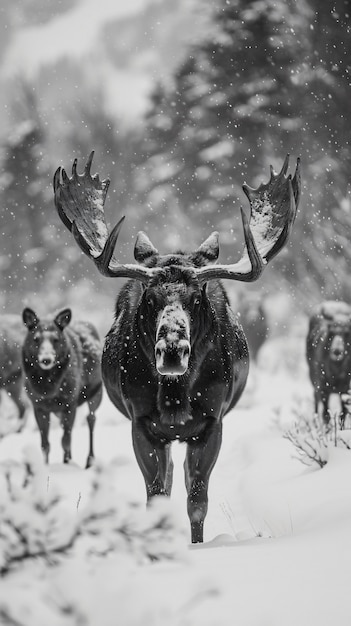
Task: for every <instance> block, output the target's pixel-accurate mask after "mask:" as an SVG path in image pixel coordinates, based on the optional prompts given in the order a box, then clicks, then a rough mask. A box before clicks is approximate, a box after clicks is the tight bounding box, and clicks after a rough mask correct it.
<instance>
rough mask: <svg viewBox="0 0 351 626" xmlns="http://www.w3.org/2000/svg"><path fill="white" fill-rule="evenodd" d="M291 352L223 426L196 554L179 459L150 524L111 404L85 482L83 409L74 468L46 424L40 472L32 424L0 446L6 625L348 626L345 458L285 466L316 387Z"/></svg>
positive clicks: (350, 509)
mask: <svg viewBox="0 0 351 626" xmlns="http://www.w3.org/2000/svg"><path fill="white" fill-rule="evenodd" d="M288 350H289V339H287V340H281V341H279V340H274V341H271V342H267V344H266V345H265V346H264V347H263V348H262V351H261V354H260V359H259V366H258V367H257V368H253V369H252V371H251V375H250V381H249V385H248V388H247V391H246V393H245V394H244V396H243V399H242V401H241V403H240V405H239V407H238V408H237V409H236V410H234V411H233V412H232V413H231V414H229V415H228V416H227V417H226V419H225V426H224V438H223V446H222V450H221V453H220V457H219V460H218V463H217V465H216V467H215V470H214V472H213V475H212V479H211V482H210V492H209V514H208V517H207V520H206V522H205V543H204V544H203V545H196V546H191V545H189V527H188V520H187V516H186V500H185V488H184V486H183V475H182V474H183V472H182V460H183V455H184V450H183V448H182V446H177V447H175V448H174V461H175V485H174V493H173V496H172V500H171V502H170V503H169V502H167V501H166V502H163V501H162V500H161V501H160V502H159V503H158V506H157V505H156V506H155V507H152V509H151V510H150V511H148V512H145V507H144V486H143V481H142V477H141V474H140V471H139V469H138V467H137V465H136V462H135V459H134V455H133V452H132V447H131V437H130V425H129V422H128V421H127V420H125V419H124V418H123V417H121V416H119V415H118V414H117V412H116V411H115V409H114V408H113V407H112V405H111V404H110V403H109V401H108V399H107V398H105V399H104V401H103V404H102V406H101V407H100V410H99V411H98V423H97V427H96V455H97V464H96V467H95V468H94V469H91V470H88V471H85V470H83V469H82V468H83V466H84V461H85V457H86V451H87V446H88V431H87V426H86V424H85V420H84V409H81V411H80V414H79V418H78V421H77V424H76V428H75V430H74V433H73V459H74V462H72V464H71V465H69V466H64V465H62V463H61V456H62V453H61V449H60V435H61V432H60V429H59V428H58V425H57V423H56V422H55V420H53V423H52V430H51V443H52V452H51V463H50V465H49V467H45V466H43V465H42V463H41V457H40V454H39V435H38V432H37V430H36V427H35V425H34V422H33V416H32V415H30V416H29V419H28V423H27V425H26V427H25V429H24V431H23V432H22V433H19V434H8V435H7V436H5V437H3V438H2V440H1V442H0V464H1V465H0V468H1V475H2V481H1V483H0V484H1V502H2V508H1V506H0V517H1V519H2V524H1V532H0V558H1V566H2V567H3V571H4V575H3V579H2V584H1V588H0V623H1V624H16V625H20V626H47V625H48V624H50V626H61V625H62V626H63V625H65V626H67V625H68V626H71V625H72V626H73V625H78V624H84V625H88V626H95V625H96V624H100V625H101V626H115V625H116V624H118V625H119V626H132V625H133V626H139V625H140V626H141V625H144V624H145V623H147V624H149V626H161V625H162V626H163V625H164V624H169V625H174V626H200V625H201V626H215V625H216V626H217V625H221V626H227V625H228V626H232V624H236V625H238V626H262V625H267V626H282V625H283V626H296V624H299V625H300V626H315V625H316V626H317V625H318V626H330V624H332V623H333V624H338V626H349V624H350V618H351V608H350V604H349V600H348V597H349V593H348V591H349V580H350V575H351V565H350V560H349V558H348V555H349V554H350V550H351V535H350V532H349V526H350V521H349V520H350V518H351V498H350V497H349V491H350V488H349V476H350V474H351V452H350V450H348V449H345V448H339V447H337V448H334V447H333V445H332V443H331V444H330V449H329V462H328V463H327V465H326V466H325V467H324V468H323V469H319V468H318V466H315V467H308V466H306V465H304V464H303V463H301V462H300V461H298V460H297V459H296V458H294V457H296V450H295V449H294V447H293V446H292V444H291V443H290V441H288V440H287V439H286V438H283V436H282V435H283V433H284V432H285V430H286V429H287V428H288V427H289V426H291V424H292V422H293V420H294V407H296V406H298V404H299V402H300V401H302V400H306V401H307V403H308V402H309V401H310V400H311V386H310V383H309V381H308V379H307V373H306V367H305V363H304V358H303V351H304V344H303V340H302V338H298V339H295V355H296V356H298V358H297V360H295V363H294V365H292V364H291V362H289V361H288V360H286V359H285V358H284V357H285V356H286V355H287V353H288ZM295 417H296V415H295ZM5 422H6V423H7V424H8V425H10V426H11V420H9V419H5V417H4V416H3V418H2V432H4V428H5ZM10 426H9V427H10ZM12 426H13V424H12ZM348 434H349V431H345V434H344V437H345V438H347V437H348ZM28 447H29V449H28ZM23 459H25V460H26V463H27V470H28V467H30V468H31V469H30V471H29V474H28V471H27V470H26V469H25V466H24V465H23V464H22V460H23ZM31 472H32V473H33V474H34V478H33V476H30V474H31ZM23 484H25V486H24V487H23ZM9 485H11V487H9ZM38 511H41V515H39V514H38ZM6 515H7V521H8V522H9V520H10V519H11V520H12V522H14V521H15V524H14V526H16V525H17V530H18V528H20V529H21V537H22V538H21V540H19V539H18V537H16V536H12V535H11V533H10V531H9V528H10V526H9V525H8V526H6ZM14 526H12V532H13V533H14V532H15V531H14ZM4 529H5V530H4ZM6 529H7V530H6ZM6 533H7V534H6ZM23 537H25V541H24V540H23ZM45 541H46V545H44V544H45ZM21 546H22V547H21ZM16 550H17V553H16ZM28 553H30V554H34V555H35V554H38V553H39V554H40V556H37V557H35V558H33V557H30V556H28Z"/></svg>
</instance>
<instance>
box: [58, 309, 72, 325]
mask: <svg viewBox="0 0 351 626" xmlns="http://www.w3.org/2000/svg"><path fill="white" fill-rule="evenodd" d="M71 318H72V311H71V309H63V311H60V313H58V314H57V315H56V317H55V319H54V322H55V324H56V326H57V327H58V328H59V329H60V330H63V329H64V328H65V327H66V326H67V325H68V324H69V323H70V321H71Z"/></svg>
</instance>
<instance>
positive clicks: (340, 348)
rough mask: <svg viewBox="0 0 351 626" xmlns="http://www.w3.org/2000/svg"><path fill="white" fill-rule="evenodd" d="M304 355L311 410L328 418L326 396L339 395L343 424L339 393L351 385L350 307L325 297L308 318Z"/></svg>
mask: <svg viewBox="0 0 351 626" xmlns="http://www.w3.org/2000/svg"><path fill="white" fill-rule="evenodd" d="M306 355H307V362H308V367H309V373H310V378H311V382H312V385H313V389H314V403H315V412H316V413H317V414H318V415H319V416H320V417H321V418H322V420H323V422H324V423H325V424H328V423H329V421H330V414H329V397H330V394H332V393H336V394H338V395H339V396H340V402H341V414H340V425H341V428H343V427H344V422H345V418H346V415H347V406H346V403H345V401H344V399H343V394H347V393H348V391H349V388H350V384H351V306H350V305H349V304H347V303H346V302H341V301H334V300H326V301H325V302H322V303H321V304H319V305H318V306H317V307H316V308H315V310H314V311H313V313H312V315H311V317H310V323H309V330H308V334H307V341H306Z"/></svg>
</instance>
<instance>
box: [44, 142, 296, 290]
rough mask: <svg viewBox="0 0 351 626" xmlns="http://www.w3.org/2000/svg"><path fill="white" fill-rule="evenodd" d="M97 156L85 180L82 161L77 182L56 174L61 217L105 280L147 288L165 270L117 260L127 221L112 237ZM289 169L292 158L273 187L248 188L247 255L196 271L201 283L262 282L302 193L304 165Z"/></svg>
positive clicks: (74, 169) (75, 177)
mask: <svg viewBox="0 0 351 626" xmlns="http://www.w3.org/2000/svg"><path fill="white" fill-rule="evenodd" d="M93 156H94V152H91V154H90V156H89V159H88V161H87V164H86V166H85V170H84V173H83V174H78V173H77V159H75V160H74V162H73V166H72V176H71V178H69V177H68V176H67V174H66V172H65V170H64V169H61V167H59V168H58V169H57V170H56V172H55V175H54V182H53V184H54V193H55V205H56V208H57V211H58V214H59V216H60V218H61V220H62V221H63V223H64V224H65V225H66V226H67V228H68V229H69V230H70V231H71V232H72V233H73V235H74V237H75V239H76V241H77V243H78V245H79V246H80V248H81V249H82V250H83V252H84V253H85V254H86V255H87V256H89V257H91V258H92V259H93V260H94V262H95V264H96V266H97V267H98V269H99V271H100V272H101V273H102V274H103V275H104V276H112V277H125V278H134V279H136V280H140V281H142V282H145V283H147V282H148V281H149V280H150V278H151V277H152V276H154V275H155V274H157V273H158V272H160V271H161V270H160V268H157V267H154V268H150V267H145V266H144V265H139V264H134V263H133V264H120V263H118V262H117V261H116V259H114V258H113V251H114V248H115V245H116V243H117V239H118V235H119V233H120V230H121V227H122V224H123V221H124V219H125V218H124V217H122V218H121V219H120V220H119V222H118V224H116V226H115V227H114V228H113V229H112V231H111V232H110V233H109V232H108V228H107V225H106V222H105V213H104V204H105V200H106V195H107V190H108V187H109V184H110V181H109V180H108V179H106V180H103V181H100V178H99V175H98V174H96V175H95V176H91V174H90V169H91V164H92V160H93ZM288 165H289V155H287V157H286V159H285V161H284V164H283V167H282V169H281V171H280V172H279V174H276V173H275V172H274V170H273V168H272V166H271V177H270V180H269V181H268V183H266V184H263V183H262V184H261V185H260V186H259V187H258V188H257V189H252V188H250V187H249V186H248V185H243V190H244V192H245V194H246V195H247V197H248V199H249V203H250V219H249V220H248V219H247V217H246V215H245V213H244V211H243V210H242V209H241V216H242V222H243V228H244V236H245V249H244V253H243V255H242V257H241V259H240V260H239V261H238V262H237V263H234V264H231V265H224V264H223V265H221V264H218V265H215V264H212V265H206V266H204V267H197V268H194V272H195V274H196V275H197V277H198V279H199V280H200V281H201V282H206V281H208V280H213V279H218V278H228V279H230V280H240V281H246V282H249V281H253V280H256V279H257V278H258V277H259V276H260V274H261V273H262V271H263V269H264V266H265V264H267V263H268V262H269V261H270V260H271V259H272V258H273V257H274V256H275V255H276V254H278V252H279V251H280V250H281V249H282V248H283V246H284V245H285V244H286V242H287V240H288V237H289V234H290V231H291V228H292V225H293V223H294V220H295V216H296V211H297V206H298V203H299V199H300V191H301V178H300V159H297V165H296V170H295V174H294V177H293V179H292V178H291V175H289V176H288V177H286V173H287V170H288ZM61 174H62V182H61ZM216 235H217V234H216ZM150 245H151V244H150ZM155 251H156V249H155ZM156 252H157V251H156Z"/></svg>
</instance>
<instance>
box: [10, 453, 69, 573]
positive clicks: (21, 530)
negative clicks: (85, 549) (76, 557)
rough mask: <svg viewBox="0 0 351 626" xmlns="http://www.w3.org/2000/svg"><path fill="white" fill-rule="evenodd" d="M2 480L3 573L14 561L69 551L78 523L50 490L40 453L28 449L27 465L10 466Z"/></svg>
mask: <svg viewBox="0 0 351 626" xmlns="http://www.w3.org/2000/svg"><path fill="white" fill-rule="evenodd" d="M2 478H3V480H4V489H3V491H4V493H2V494H1V502H0V572H5V571H7V570H8V568H9V567H10V564H11V563H12V562H14V561H18V560H22V559H25V558H28V557H33V556H39V555H41V556H44V557H48V555H49V554H50V553H54V552H59V551H64V550H67V548H68V547H69V546H71V545H72V543H73V541H74V538H75V537H76V535H77V530H78V529H77V524H76V520H75V518H73V517H71V518H70V517H69V516H68V515H67V510H66V506H65V504H64V503H63V500H62V497H61V496H60V494H59V493H58V492H57V491H56V490H54V489H52V488H51V489H50V490H48V489H47V487H46V483H47V475H46V472H45V471H44V465H43V462H42V458H41V455H39V452H38V453H37V451H36V450H35V451H34V450H32V449H31V448H28V449H26V450H25V452H24V462H23V464H22V465H21V464H18V463H16V464H14V463H12V464H8V466H7V467H6V468H5V471H4V474H3V475H2Z"/></svg>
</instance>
